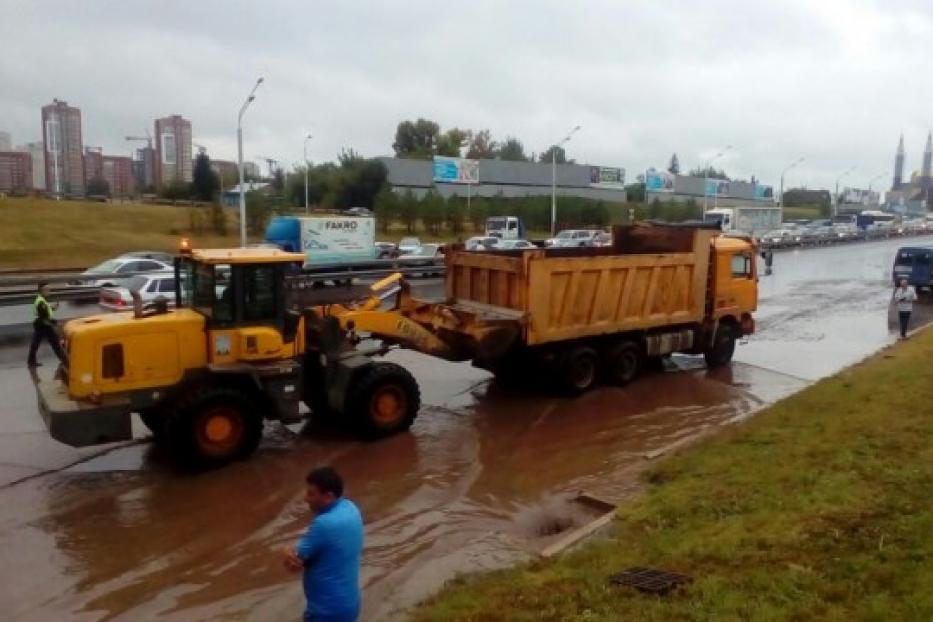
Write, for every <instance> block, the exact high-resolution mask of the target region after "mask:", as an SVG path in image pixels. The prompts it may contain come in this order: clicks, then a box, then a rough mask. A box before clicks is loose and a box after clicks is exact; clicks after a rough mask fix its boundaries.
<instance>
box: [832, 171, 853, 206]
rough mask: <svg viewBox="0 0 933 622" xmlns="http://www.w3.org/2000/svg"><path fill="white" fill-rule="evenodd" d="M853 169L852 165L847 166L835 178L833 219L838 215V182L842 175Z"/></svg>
mask: <svg viewBox="0 0 933 622" xmlns="http://www.w3.org/2000/svg"><path fill="white" fill-rule="evenodd" d="M854 170H855V167H854V166H850V167H849V168H847V169H846V170H845V171H844V172H843V173H842V174H841V175H840V176H839V177H837V178H836V193H835V194H834V195H833V219H835V218H836V216H838V215H839V182H840V181H841V180H842V178H843V177H845V176H846V175H848V174H849V173H851V172H852V171H854Z"/></svg>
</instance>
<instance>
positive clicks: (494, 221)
mask: <svg viewBox="0 0 933 622" xmlns="http://www.w3.org/2000/svg"><path fill="white" fill-rule="evenodd" d="M500 229H505V218H489V219H487V220H486V230H487V231H499V230H500Z"/></svg>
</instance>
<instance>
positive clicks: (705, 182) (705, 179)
mask: <svg viewBox="0 0 933 622" xmlns="http://www.w3.org/2000/svg"><path fill="white" fill-rule="evenodd" d="M730 149H732V145H726V146H725V148H724V149H723V150H722V151H720V152H719V153H717V154H716V155H714V156H713V157H712V158H710V159H709V160H707V161H706V171H705V172H704V177H703V216H704V217H705V216H706V210H707V205H708V203H707V201H708V197H709V192H707V190H706V188H707V186H709V168H710V166H711V165H712V164H713V161H715V160H716V159H717V158H721V157H722V156H724V155H726V152H727V151H729V150H730Z"/></svg>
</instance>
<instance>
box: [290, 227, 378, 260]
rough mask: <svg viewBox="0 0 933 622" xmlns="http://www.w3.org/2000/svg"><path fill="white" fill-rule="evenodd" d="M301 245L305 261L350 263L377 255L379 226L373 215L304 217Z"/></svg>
mask: <svg viewBox="0 0 933 622" xmlns="http://www.w3.org/2000/svg"><path fill="white" fill-rule="evenodd" d="M300 221H301V248H302V250H303V251H304V253H305V265H308V266H317V265H322V264H331V263H351V262H353V261H366V260H370V259H373V258H375V255H376V251H375V239H376V237H375V236H376V229H375V221H374V219H373V218H366V217H346V218H345V217H340V216H334V217H312V218H301V219H300Z"/></svg>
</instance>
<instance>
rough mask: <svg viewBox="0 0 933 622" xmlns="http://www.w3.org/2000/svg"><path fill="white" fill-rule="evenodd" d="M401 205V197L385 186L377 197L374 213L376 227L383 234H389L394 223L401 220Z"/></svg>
mask: <svg viewBox="0 0 933 622" xmlns="http://www.w3.org/2000/svg"><path fill="white" fill-rule="evenodd" d="M399 203H400V202H399V197H398V196H397V195H396V194H395V193H394V192H392V190H390V189H389V188H388V186H383V188H382V190H380V191H379V194H377V195H376V199H375V202H374V206H373V211H374V212H375V214H376V225H377V226H378V227H379V229H380V230H381V231H382V233H383V234H386V233H388V232H389V226H390V225H391V224H392V223H393V222H394V221H396V220H400V219H401V210H400V204H399Z"/></svg>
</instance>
